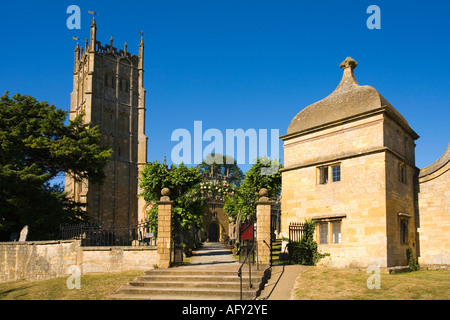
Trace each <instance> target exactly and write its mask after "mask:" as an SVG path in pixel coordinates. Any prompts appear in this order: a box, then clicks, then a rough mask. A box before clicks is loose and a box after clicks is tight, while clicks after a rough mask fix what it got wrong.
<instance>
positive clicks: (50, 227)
mask: <svg viewBox="0 0 450 320" xmlns="http://www.w3.org/2000/svg"><path fill="white" fill-rule="evenodd" d="M67 114H68V113H67V112H66V111H63V110H61V109H58V108H56V107H55V106H53V105H49V104H48V103H47V102H38V101H37V100H36V99H35V98H33V97H31V96H27V95H20V94H16V95H14V96H13V97H12V98H10V97H9V93H8V92H6V93H5V94H4V95H3V96H2V97H1V98H0V231H1V232H2V234H3V236H2V238H3V239H4V240H5V238H9V234H10V233H11V232H18V231H20V229H21V228H22V227H23V226H24V225H28V226H29V228H30V233H29V238H30V239H35V240H36V239H52V238H56V237H57V236H58V233H59V225H60V224H63V223H73V222H76V221H80V220H82V219H85V218H86V217H85V214H84V212H83V210H81V208H80V204H77V203H75V202H73V201H71V200H70V199H68V198H67V195H66V194H65V193H63V191H62V190H61V188H60V187H58V186H53V185H52V184H51V181H52V180H53V179H54V178H55V177H58V176H62V175H63V174H64V173H68V174H71V175H73V176H74V177H77V178H80V179H90V180H91V181H92V182H95V183H101V182H102V181H103V179H104V172H103V168H104V166H105V165H106V163H107V161H108V158H109V157H110V156H111V153H112V151H111V150H109V149H106V148H102V147H101V146H100V139H101V135H100V133H99V128H98V127H93V128H91V125H90V124H84V123H83V121H82V115H80V116H78V117H76V118H75V119H74V120H73V121H69V123H68V124H67V125H66V124H65V120H66V117H67Z"/></svg>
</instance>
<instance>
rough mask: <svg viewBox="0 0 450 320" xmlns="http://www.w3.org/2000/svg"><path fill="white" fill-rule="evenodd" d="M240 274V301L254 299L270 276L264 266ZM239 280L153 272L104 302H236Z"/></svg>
mask: <svg viewBox="0 0 450 320" xmlns="http://www.w3.org/2000/svg"><path fill="white" fill-rule="evenodd" d="M251 276H252V284H253V286H252V288H249V274H248V271H243V272H242V288H243V290H242V298H243V299H245V300H252V299H255V298H256V297H257V296H258V294H259V293H260V291H261V289H262V288H263V287H264V283H265V282H266V280H267V278H268V277H269V276H270V269H269V268H267V266H264V267H262V268H261V270H260V271H257V270H254V271H253V270H252V273H251ZM240 286H241V284H240V279H239V277H238V276H237V270H214V269H213V268H212V270H205V269H195V268H184V269H183V268H182V267H180V268H173V269H154V270H149V271H147V272H145V275H143V276H140V277H137V278H136V279H135V280H133V281H130V282H129V283H128V285H126V286H123V287H121V288H120V289H119V290H117V291H116V292H115V293H114V294H112V295H110V296H109V297H108V298H109V299H112V300H238V299H240Z"/></svg>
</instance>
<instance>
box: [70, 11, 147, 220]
mask: <svg viewBox="0 0 450 320" xmlns="http://www.w3.org/2000/svg"><path fill="white" fill-rule="evenodd" d="M90 31H91V32H90V41H88V40H86V44H85V48H83V47H81V48H80V46H79V45H78V44H77V46H76V48H75V70H74V74H73V92H72V94H71V104H70V119H71V120H72V119H74V118H75V117H76V116H77V115H79V114H80V113H84V114H85V116H84V121H85V122H88V123H89V122H90V123H92V125H93V126H96V125H98V126H100V132H101V134H102V144H103V145H104V146H108V147H109V148H111V149H113V154H112V156H111V158H110V160H109V162H108V164H107V166H106V167H105V175H106V178H105V180H104V183H103V184H102V185H98V184H93V183H91V182H89V181H85V180H83V181H78V180H74V179H73V178H72V177H70V176H69V175H66V181H65V188H66V192H68V193H69V195H71V196H72V197H73V198H74V199H75V200H76V201H79V202H82V203H86V205H87V206H86V210H87V212H88V214H89V216H90V217H91V218H92V219H93V221H94V222H97V223H101V224H110V223H114V224H120V225H133V224H135V223H136V222H137V221H138V220H140V219H142V218H143V214H144V206H145V203H144V200H143V199H142V198H138V194H139V193H140V190H139V171H140V170H142V168H143V166H144V165H145V164H146V162H147V137H146V136H145V90H144V87H143V82H144V69H143V66H144V42H143V39H142V38H141V42H140V44H139V55H132V54H130V53H129V52H128V51H127V44H126V43H125V46H124V48H123V50H120V51H119V50H117V49H116V48H115V47H114V46H113V38H112V37H111V40H110V44H105V45H102V44H101V43H100V42H99V41H97V39H96V34H97V25H96V22H95V19H93V20H92V24H91V30H90Z"/></svg>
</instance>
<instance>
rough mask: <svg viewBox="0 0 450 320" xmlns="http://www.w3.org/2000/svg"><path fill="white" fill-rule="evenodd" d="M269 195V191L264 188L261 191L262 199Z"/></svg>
mask: <svg viewBox="0 0 450 320" xmlns="http://www.w3.org/2000/svg"><path fill="white" fill-rule="evenodd" d="M268 195H269V190H267V189H266V188H262V189H261V190H259V196H260V197H267V196H268Z"/></svg>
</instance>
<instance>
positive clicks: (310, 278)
mask: <svg viewBox="0 0 450 320" xmlns="http://www.w3.org/2000/svg"><path fill="white" fill-rule="evenodd" d="M371 275H373V273H371V274H369V273H366V272H365V271H361V270H355V269H334V268H325V267H311V268H308V269H307V270H305V271H304V272H302V273H301V274H300V275H299V276H298V278H297V282H296V284H295V289H294V291H293V298H294V299H296V300H449V299H450V270H419V271H415V272H407V273H399V274H384V273H381V274H380V284H381V286H380V287H381V288H380V289H372V290H370V289H368V288H367V280H368V278H369V277H370V276H371Z"/></svg>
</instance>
